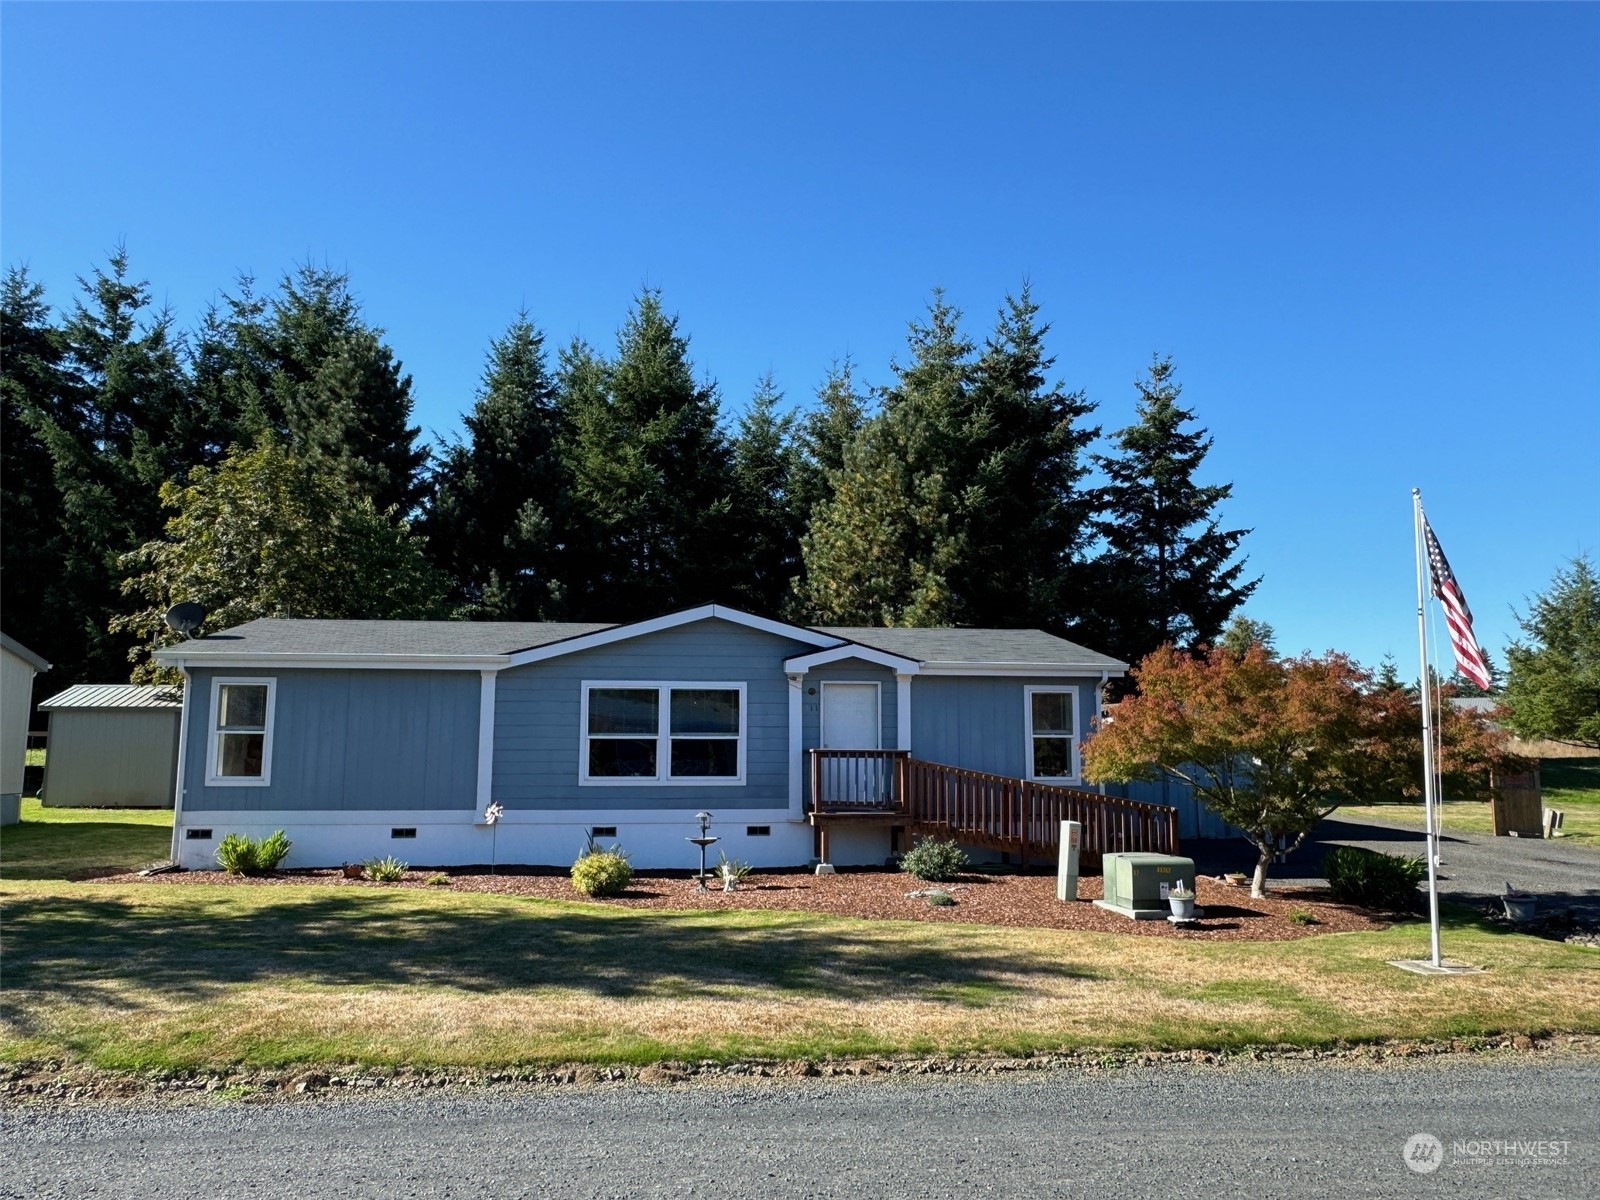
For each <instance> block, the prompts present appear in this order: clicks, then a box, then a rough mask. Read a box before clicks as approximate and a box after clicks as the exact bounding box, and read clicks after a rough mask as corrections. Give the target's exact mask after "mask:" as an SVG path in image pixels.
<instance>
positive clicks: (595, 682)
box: [578, 679, 750, 787]
mask: <svg viewBox="0 0 1600 1200" xmlns="http://www.w3.org/2000/svg"><path fill="white" fill-rule="evenodd" d="M578 687H579V693H578V786H579V787H743V786H744V784H745V761H746V756H747V753H748V751H749V748H750V737H749V722H750V705H749V696H748V694H747V692H748V685H746V684H744V683H723V682H720V681H717V680H710V679H642V680H630V679H585V680H582V681H581V682H580V683H579V685H578ZM594 688H638V689H645V690H650V691H654V692H655V693H656V694H657V697H658V699H657V702H656V773H655V774H654V775H626V776H619V775H590V774H589V693H590V691H591V690H593V689H594ZM684 689H692V690H696V691H717V692H738V693H739V773H738V774H737V775H689V776H684V777H681V778H677V777H674V776H673V775H672V774H671V771H672V692H673V691H674V690H677V691H682V690H684ZM641 736H642V735H641Z"/></svg>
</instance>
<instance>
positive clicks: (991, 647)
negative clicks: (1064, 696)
mask: <svg viewBox="0 0 1600 1200" xmlns="http://www.w3.org/2000/svg"><path fill="white" fill-rule="evenodd" d="M818 628H819V629H820V630H821V631H822V632H823V633H831V634H832V635H833V636H834V637H841V638H844V639H845V640H846V641H850V642H859V643H861V644H862V645H863V646H873V647H875V648H877V649H879V650H887V651H888V652H889V653H890V654H899V655H901V656H903V657H905V658H914V659H917V660H918V661H920V662H925V663H1026V664H1030V665H1031V664H1035V663H1037V664H1039V665H1041V666H1074V667H1092V668H1093V669H1094V670H1096V671H1102V670H1105V671H1120V670H1122V668H1123V667H1125V666H1126V665H1127V664H1126V663H1123V662H1121V661H1119V660H1117V659H1115V658H1112V657H1110V656H1109V655H1106V654H1099V653H1097V652H1095V651H1093V650H1090V649H1087V648H1086V647H1084V646H1080V645H1078V644H1077V643H1076V642H1069V641H1067V640H1066V639H1065V638H1058V637H1056V636H1055V635H1053V634H1049V633H1045V632H1044V631H1043V630H1041V629H957V628H950V627H944V628H933V629H901V628H895V629H877V628H870V627H864V626H855V625H821V626H818Z"/></svg>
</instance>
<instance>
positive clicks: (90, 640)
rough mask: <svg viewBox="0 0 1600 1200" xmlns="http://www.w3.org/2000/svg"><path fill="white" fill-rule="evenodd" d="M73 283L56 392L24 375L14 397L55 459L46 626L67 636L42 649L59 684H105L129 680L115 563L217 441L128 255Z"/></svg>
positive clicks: (174, 341)
mask: <svg viewBox="0 0 1600 1200" xmlns="http://www.w3.org/2000/svg"><path fill="white" fill-rule="evenodd" d="M80 283H81V285H82V290H83V296H82V297H81V298H80V299H79V300H78V301H77V303H76V304H75V305H74V307H73V309H72V311H71V313H70V314H68V316H67V319H66V321H65V322H64V324H63V325H62V327H61V328H60V330H59V331H58V333H57V334H56V335H55V337H54V339H52V340H54V341H55V343H56V345H57V346H58V347H59V351H60V357H59V359H58V360H57V362H56V364H55V365H53V366H52V368H51V370H50V372H49V378H50V379H51V380H52V381H53V382H51V383H49V384H46V383H44V382H43V379H44V377H43V376H42V375H40V374H38V373H37V372H35V373H34V374H32V375H31V376H30V375H29V374H28V373H26V372H24V373H23V374H22V375H19V376H17V377H14V378H13V384H14V385H20V387H19V388H18V389H17V390H16V391H14V393H13V394H14V396H15V397H16V401H17V404H18V411H19V415H20V419H21V421H22V422H23V424H25V425H26V426H27V428H28V429H29V430H30V432H31V433H32V435H33V437H34V438H36V439H37V441H38V443H39V444H40V445H42V446H43V447H44V449H45V451H46V453H48V455H49V458H50V465H51V475H52V479H53V482H54V486H55V492H56V495H57V496H58V497H59V509H58V516H57V518H56V519H57V521H58V522H59V528H60V530H61V535H62V536H61V538H60V540H59V542H57V543H55V545H56V546H57V547H58V548H59V554H58V557H57V558H56V560H55V562H54V570H53V571H52V572H51V573H50V578H51V580H52V583H53V584H54V586H55V588H56V591H55V593H54V595H55V598H56V603H57V604H58V605H59V609H58V611H57V612H56V613H55V614H54V615H53V616H54V619H55V620H56V621H58V622H66V623H70V626H71V631H72V632H71V636H70V637H68V638H65V642H64V644H58V645H57V646H56V647H51V646H50V644H49V642H48V640H46V641H45V644H44V645H41V646H39V647H37V648H38V649H39V651H40V652H41V653H44V654H46V656H47V657H50V658H51V661H52V662H56V663H58V664H59V665H60V667H61V674H60V675H59V676H58V678H59V679H63V680H65V679H73V680H82V679H100V680H103V679H108V678H109V679H115V678H118V677H120V676H122V675H124V674H125V673H126V670H127V667H126V662H125V659H126V654H127V650H128V648H129V640H128V639H127V638H125V637H118V636H116V635H114V634H113V633H111V632H110V631H109V630H108V621H109V620H110V619H111V617H113V616H114V615H115V614H117V613H119V612H121V611H123V610H124V609H125V607H126V603H125V601H124V600H123V599H122V596H121V592H120V587H119V581H120V576H119V572H118V567H117V560H118V557H119V556H120V555H121V554H122V553H124V552H126V551H127V550H129V549H131V548H132V547H134V546H136V545H138V544H140V543H141V542H142V541H144V540H145V539H146V538H149V537H151V536H154V534H155V533H156V532H157V531H158V530H159V529H160V525H161V516H160V509H159V504H158V502H157V498H156V491H157V489H158V488H159V487H160V485H161V483H162V482H163V481H164V480H166V479H168V478H171V477H173V476H174V475H180V474H181V473H182V472H184V471H186V470H187V469H188V465H189V463H190V462H192V461H193V460H194V459H195V458H196V457H197V455H198V454H199V453H200V452H201V449H200V448H201V447H204V446H207V445H210V444H212V443H213V442H214V431H212V430H210V429H209V428H208V427H207V423H206V420H205V419H204V414H203V413H200V412H198V411H197V410H196V409H195V407H194V406H193V405H192V403H191V400H190V396H189V394H188V380H187V377H186V374H185V370H184V364H183V360H182V345H181V339H179V338H178V337H177V336H175V335H174V333H173V330H172V319H171V316H170V314H168V313H166V312H158V313H155V314H153V315H149V314H148V311H147V310H149V308H150V294H149V288H148V286H147V285H146V284H145V283H144V282H142V281H135V280H133V279H131V278H130V277H129V272H128V258H127V254H126V252H125V251H123V250H121V249H119V250H117V252H116V253H114V254H113V255H112V256H111V259H110V261H109V263H108V264H107V267H106V268H105V269H97V270H95V272H94V273H93V275H92V276H91V277H89V278H87V279H83V280H80ZM35 299H36V300H37V301H38V302H39V303H42V298H40V297H37V296H36V297H35ZM24 324H27V321H26V320H25V321H24ZM38 332H39V330H38V325H37V321H35V322H34V333H35V334H37V333H38ZM35 344H36V346H37V339H35ZM34 361H35V362H36V363H37V362H39V361H41V360H40V359H38V357H37V355H36V356H35V358H34ZM30 380H31V382H30ZM30 388H34V389H35V390H33V391H32V393H31V394H29V391H30ZM8 537H9V533H8Z"/></svg>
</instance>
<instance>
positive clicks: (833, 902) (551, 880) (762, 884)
mask: <svg viewBox="0 0 1600 1200" xmlns="http://www.w3.org/2000/svg"><path fill="white" fill-rule="evenodd" d="M434 875H445V876H448V878H449V880H450V884H449V886H450V889H451V890H453V891H459V892H490V893H495V894H498V895H506V896H531V897H537V898H540V899H546V900H566V901H573V902H577V903H584V904H596V905H605V906H608V907H612V908H656V909H675V910H694V909H705V910H712V911H720V910H726V909H787V910H791V911H799V912H816V913H828V914H831V915H834V916H843V917H865V918H869V919H872V920H884V919H890V920H909V921H943V922H955V923H957V924H974V925H1005V926H1012V927H1019V928H1030V929H1077V930H1093V931H1098V932H1103V933H1133V934H1141V935H1144V936H1148V937H1181V938H1198V939H1200V940H1201V941H1251V942H1266V941H1287V940H1289V939H1292V938H1302V937H1311V936H1314V935H1316V934H1322V933H1348V932H1351V931H1355V930H1364V929H1382V928H1384V927H1385V926H1386V925H1387V924H1388V922H1387V920H1386V919H1385V918H1383V917H1381V916H1379V915H1377V914H1374V913H1371V912H1368V911H1366V910H1365V909H1359V908H1353V907H1351V906H1349V905H1344V904H1336V903H1334V902H1333V901H1332V900H1331V899H1330V898H1329V896H1328V892H1327V890H1326V889H1323V888H1283V889H1280V890H1277V891H1273V892H1272V893H1271V894H1270V895H1268V896H1267V897H1266V898H1264V899H1260V900H1253V899H1251V897H1250V890H1249V888H1248V887H1233V886H1231V885H1229V884H1226V883H1223V882H1221V881H1220V880H1215V879H1211V878H1208V877H1206V876H1202V877H1201V878H1200V879H1199V880H1198V881H1197V891H1198V904H1199V908H1200V911H1201V913H1202V914H1203V915H1202V917H1201V920H1200V922H1199V923H1198V924H1197V925H1194V926H1190V927H1186V928H1180V927H1178V926H1175V925H1173V924H1171V923H1170V922H1168V921H1132V920H1129V919H1128V918H1127V917H1124V916H1121V915H1120V914H1118V913H1113V912H1108V911H1107V910H1106V909H1103V908H1099V907H1096V906H1095V905H1094V904H1091V903H1090V901H1092V900H1096V899H1098V898H1099V897H1100V895H1101V894H1102V893H1101V880H1100V877H1099V876H1096V875H1090V876H1084V877H1082V878H1081V879H1079V881H1078V896H1079V897H1080V898H1079V900H1078V901H1077V902H1075V903H1066V904H1063V903H1061V902H1060V901H1058V900H1057V899H1056V880H1055V876H1054V875H1043V874H1020V873H1007V874H1000V873H994V874H990V873H986V872H976V871H975V872H970V873H968V874H965V875H962V876H961V877H960V878H959V879H958V880H956V881H955V882H953V883H944V884H930V883H923V882H921V881H920V880H916V879H913V878H912V877H911V876H909V875H905V874H902V873H901V872H898V871H890V870H884V869H864V870H844V871H841V872H839V873H838V874H837V875H813V874H810V873H808V872H798V871H793V872H785V871H760V872H757V873H755V874H753V875H751V876H749V877H748V878H746V879H745V881H744V882H743V883H742V884H740V886H739V890H738V891H735V892H724V891H722V890H721V885H720V884H714V885H712V890H710V891H706V892H700V891H697V890H696V889H695V884H694V879H693V877H692V876H686V875H685V874H684V873H683V872H681V871H642V872H640V873H639V874H638V875H637V876H635V877H634V880H633V883H632V884H631V885H630V886H629V887H628V890H627V891H626V892H625V893H624V894H623V895H621V896H619V897H617V898H615V899H610V900H597V899H591V898H589V897H587V896H583V895H580V894H579V893H578V892H576V891H574V890H573V887H572V883H571V881H570V880H569V879H568V878H567V875H566V873H565V872H557V871H554V870H540V869H537V868H528V867H502V868H500V870H499V871H498V872H497V873H496V874H493V875H491V874H489V873H488V872H487V871H486V870H485V869H484V868H481V867H465V868H456V869H453V870H445V871H439V872H434V871H409V872H407V873H406V877H405V879H404V881H403V882H400V883H388V884H385V883H370V882H368V881H366V880H362V879H346V878H345V877H344V875H343V874H342V872H340V871H337V870H325V871H281V872H278V873H276V874H273V875H270V876H265V877H261V878H244V877H241V876H237V875H227V874H224V873H223V872H221V871H178V872H172V873H170V874H164V875H149V876H142V875H116V876H111V877H109V878H105V879H102V880H101V881H100V882H104V883H152V884H188V883H212V884H217V883H220V884H231V885H237V886H241V887H275V886H278V887H281V886H285V885H300V886H304V885H308V884H310V885H317V886H330V887H358V888H424V889H427V888H428V884H427V882H426V881H427V880H428V878H429V877H430V876H434ZM435 886H437V885H435ZM930 889H936V890H939V891H943V892H947V893H948V894H949V895H950V897H951V898H952V899H953V900H955V903H954V904H952V905H948V906H943V907H940V906H935V905H932V904H929V903H928V901H927V899H926V898H924V897H922V896H913V895H908V893H910V892H920V891H926V890H930ZM438 890H441V891H442V890H444V889H443V888H442V887H440V888H438ZM1294 912H1300V913H1308V914H1310V916H1311V917H1312V918H1313V919H1314V921H1315V923H1314V924H1306V923H1300V922H1296V921H1291V920H1290V919H1289V914H1290V913H1294Z"/></svg>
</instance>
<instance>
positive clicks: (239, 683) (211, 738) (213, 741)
mask: <svg viewBox="0 0 1600 1200" xmlns="http://www.w3.org/2000/svg"><path fill="white" fill-rule="evenodd" d="M224 687H264V688H266V689H267V723H266V725H265V726H263V727H262V730H261V774H260V775H218V774H217V767H218V763H217V745H218V743H219V742H220V741H221V738H222V734H223V733H225V732H227V731H226V730H222V729H218V728H217V714H218V711H219V705H220V703H221V700H222V689H223V688H224ZM277 711H278V681H277V680H276V679H273V678H270V677H267V678H262V677H258V676H239V675H218V676H216V677H215V678H213V679H212V680H211V706H210V711H209V714H208V715H207V717H206V786H207V787H271V786H272V728H273V726H274V725H275V724H276V721H275V720H274V718H275V717H276V715H277ZM182 723H183V719H182V718H181V717H180V718H179V724H180V725H181V724H182ZM179 736H180V737H181V736H182V734H181V731H180V734H179ZM173 824H174V825H176V824H177V817H176V816H174V817H173Z"/></svg>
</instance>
